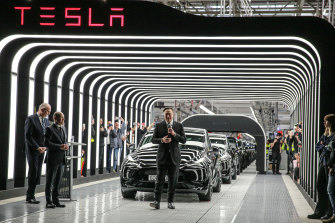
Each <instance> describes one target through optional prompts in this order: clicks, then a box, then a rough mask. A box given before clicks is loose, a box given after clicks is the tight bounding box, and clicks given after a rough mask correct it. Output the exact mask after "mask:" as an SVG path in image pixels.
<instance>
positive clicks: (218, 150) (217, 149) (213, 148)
mask: <svg viewBox="0 0 335 223" xmlns="http://www.w3.org/2000/svg"><path fill="white" fill-rule="evenodd" d="M212 151H213V152H216V153H218V152H220V148H219V147H217V146H212Z"/></svg>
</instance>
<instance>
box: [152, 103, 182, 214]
mask: <svg viewBox="0 0 335 223" xmlns="http://www.w3.org/2000/svg"><path fill="white" fill-rule="evenodd" d="M163 112H164V119H165V120H164V121H162V122H160V123H158V124H157V125H156V128H155V130H154V134H153V136H152V143H154V144H159V146H158V151H157V158H156V162H157V178H156V182H155V190H154V192H155V201H154V202H153V203H150V207H153V208H155V209H160V200H161V194H162V190H163V185H164V182H165V175H166V174H168V208H169V209H175V206H174V203H173V202H174V195H175V190H176V185H177V180H178V173H179V165H180V159H181V156H180V149H179V146H178V145H179V143H185V142H186V136H185V132H184V127H183V125H182V124H181V123H179V122H176V121H173V110H172V108H165V109H164V110H163Z"/></svg>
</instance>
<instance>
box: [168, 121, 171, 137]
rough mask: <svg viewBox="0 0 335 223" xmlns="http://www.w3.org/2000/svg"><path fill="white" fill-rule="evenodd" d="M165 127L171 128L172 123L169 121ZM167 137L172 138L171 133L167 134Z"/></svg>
mask: <svg viewBox="0 0 335 223" xmlns="http://www.w3.org/2000/svg"><path fill="white" fill-rule="evenodd" d="M167 128H168V129H169V128H172V125H171V124H170V123H169V124H168V125H167ZM168 137H169V138H172V135H171V133H169V134H168Z"/></svg>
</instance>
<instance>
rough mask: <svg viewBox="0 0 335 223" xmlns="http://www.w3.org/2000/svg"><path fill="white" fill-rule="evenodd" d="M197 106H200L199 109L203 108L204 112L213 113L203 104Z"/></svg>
mask: <svg viewBox="0 0 335 223" xmlns="http://www.w3.org/2000/svg"><path fill="white" fill-rule="evenodd" d="M199 108H200V109H201V110H203V111H204V112H206V113H207V114H211V115H215V113H214V112H212V111H211V110H209V109H208V108H206V107H205V106H203V105H200V106H199Z"/></svg>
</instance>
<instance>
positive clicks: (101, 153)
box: [99, 146, 105, 174]
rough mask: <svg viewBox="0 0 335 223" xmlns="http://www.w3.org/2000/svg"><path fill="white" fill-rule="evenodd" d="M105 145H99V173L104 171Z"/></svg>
mask: <svg viewBox="0 0 335 223" xmlns="http://www.w3.org/2000/svg"><path fill="white" fill-rule="evenodd" d="M104 149H105V146H99V174H103V173H104V153H105V151H104Z"/></svg>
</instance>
